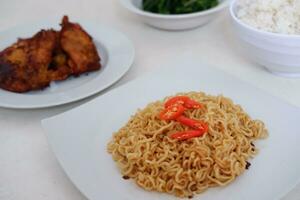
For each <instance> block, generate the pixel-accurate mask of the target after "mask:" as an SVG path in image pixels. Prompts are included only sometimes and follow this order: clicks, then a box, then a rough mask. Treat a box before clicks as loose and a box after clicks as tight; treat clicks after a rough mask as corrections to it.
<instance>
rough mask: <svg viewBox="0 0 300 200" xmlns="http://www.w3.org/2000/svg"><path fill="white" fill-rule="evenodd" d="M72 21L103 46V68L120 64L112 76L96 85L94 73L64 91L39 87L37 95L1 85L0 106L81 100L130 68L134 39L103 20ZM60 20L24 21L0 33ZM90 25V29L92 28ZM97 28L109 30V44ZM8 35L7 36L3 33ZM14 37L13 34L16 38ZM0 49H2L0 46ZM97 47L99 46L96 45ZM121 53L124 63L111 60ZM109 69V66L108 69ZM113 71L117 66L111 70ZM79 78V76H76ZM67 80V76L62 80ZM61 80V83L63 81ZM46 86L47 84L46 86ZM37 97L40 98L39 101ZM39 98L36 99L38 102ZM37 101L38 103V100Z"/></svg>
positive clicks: (31, 106) (30, 106) (52, 24)
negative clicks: (114, 45)
mask: <svg viewBox="0 0 300 200" xmlns="http://www.w3.org/2000/svg"><path fill="white" fill-rule="evenodd" d="M74 21H76V22H78V23H79V24H81V25H82V26H83V28H84V29H85V30H87V32H88V33H89V34H90V35H91V36H92V37H93V39H94V41H95V42H96V43H101V45H102V46H103V47H104V48H105V50H106V53H107V57H108V60H107V62H106V64H105V66H102V68H105V69H106V68H107V69H108V70H110V69H111V68H114V67H115V65H116V64H118V65H122V67H121V68H120V70H119V71H117V73H114V76H113V77H112V78H111V79H109V80H106V81H105V83H104V84H103V85H101V86H98V85H97V81H98V80H97V77H98V75H97V76H95V78H93V79H91V80H88V81H87V82H86V83H84V84H83V85H82V86H81V85H80V86H77V87H74V88H72V89H66V91H59V92H57V93H50V94H47V93H43V91H41V94H38V95H26V94H27V93H14V92H9V91H6V90H3V89H0V97H2V98H0V107H2V108H12V109H39V108H49V107H54V106H59V105H64V104H68V103H72V102H76V101H79V100H82V99H84V98H87V97H90V96H92V95H94V94H97V93H99V92H101V91H103V90H105V89H107V88H108V87H110V86H112V85H113V84H114V83H116V82H117V81H118V80H120V79H121V78H122V77H123V76H124V75H125V74H126V73H127V72H128V70H129V69H130V67H131V65H132V64H133V62H134V57H135V49H134V45H133V43H132V42H131V41H130V40H129V39H128V38H127V36H126V35H125V34H123V33H122V32H120V31H118V30H115V29H113V28H110V27H107V26H106V25H103V24H98V23H95V22H88V21H86V20H77V19H75V20H74ZM59 22H60V20H58V21H57V20H54V18H50V19H46V20H44V21H37V22H36V24H32V23H26V24H23V25H19V26H15V27H12V28H9V29H6V30H3V31H0V35H2V36H3V35H8V34H10V33H12V32H15V31H18V30H20V29H22V28H24V27H32V28H36V27H38V26H40V27H39V29H37V30H36V31H35V32H37V31H39V30H41V29H43V28H45V27H51V28H55V27H57V25H58V24H59ZM91 29H92V31H91ZM100 32H107V33H109V34H108V35H109V37H111V36H112V35H113V37H115V38H114V41H111V43H112V44H110V41H105V39H104V38H105V37H108V36H105V34H103V40H102V38H101V37H100V36H99V33H100ZM3 37H4V38H5V37H8V36H3ZM16 39H17V38H15V40H16ZM115 41H118V44H122V46H120V45H119V46H118V48H116V47H113V46H112V45H113V43H116V42H115ZM97 49H98V48H97ZM116 49H117V50H119V52H117V54H113V53H112V50H114V51H113V52H116V51H115V50H116ZM1 50H2V49H1ZM98 50H99V49H98ZM121 54H122V55H123V58H122V59H123V60H122V61H121V62H123V63H120V62H119V61H118V62H119V63H114V62H116V60H113V59H114V57H118V56H120V55H121ZM102 68H101V69H100V71H95V72H90V73H91V75H92V74H93V73H97V72H99V74H102V73H104V72H107V70H105V69H104V70H103V71H101V70H102ZM111 71H112V70H111ZM114 71H116V70H114ZM78 79H80V77H78ZM65 81H66V82H67V81H69V80H65ZM65 81H63V82H62V83H64V82H65ZM48 88H49V87H48ZM82 89H84V92H82ZM2 92H4V93H7V94H1V93H2ZM11 98H19V99H20V100H19V102H22V99H24V98H25V99H26V101H27V103H23V104H22V103H20V104H15V103H10V102H9V99H11ZM31 100H32V101H34V103H28V102H30V101H31ZM39 100H40V101H39ZM38 101H39V102H38ZM37 102H38V103H37Z"/></svg>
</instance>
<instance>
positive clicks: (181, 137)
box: [170, 130, 204, 140]
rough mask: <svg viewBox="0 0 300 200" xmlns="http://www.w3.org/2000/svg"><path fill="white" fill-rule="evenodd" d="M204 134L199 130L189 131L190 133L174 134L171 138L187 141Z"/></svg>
mask: <svg viewBox="0 0 300 200" xmlns="http://www.w3.org/2000/svg"><path fill="white" fill-rule="evenodd" d="M203 134H204V132H202V131H199V130H188V131H181V132H177V133H173V134H172V135H171V136H170V137H171V138H173V139H177V140H186V139H190V138H194V137H199V136H202V135H203Z"/></svg>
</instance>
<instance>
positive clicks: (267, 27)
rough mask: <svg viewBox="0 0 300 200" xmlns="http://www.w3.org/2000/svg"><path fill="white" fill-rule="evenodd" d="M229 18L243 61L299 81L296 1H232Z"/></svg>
mask: <svg viewBox="0 0 300 200" xmlns="http://www.w3.org/2000/svg"><path fill="white" fill-rule="evenodd" d="M230 15H231V18H232V22H233V23H232V24H233V29H234V32H235V33H236V35H237V38H238V40H239V44H240V46H241V47H242V48H241V49H242V50H243V52H244V53H245V55H246V56H247V57H249V58H250V59H252V60H254V61H255V62H256V63H258V64H260V65H263V66H265V67H266V68H267V69H268V70H269V71H271V72H273V73H275V74H278V75H286V76H299V77H300V0H233V1H232V3H231V5H230Z"/></svg>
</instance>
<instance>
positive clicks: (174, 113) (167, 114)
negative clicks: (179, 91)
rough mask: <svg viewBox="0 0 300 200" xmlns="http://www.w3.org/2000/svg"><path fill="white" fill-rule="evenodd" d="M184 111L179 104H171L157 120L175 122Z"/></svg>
mask: <svg viewBox="0 0 300 200" xmlns="http://www.w3.org/2000/svg"><path fill="white" fill-rule="evenodd" d="M184 111H185V107H183V105H181V104H172V105H170V106H169V107H167V108H165V109H164V110H163V111H162V112H161V113H160V114H159V118H160V119H162V120H175V119H177V118H178V117H179V116H181V115H182V113H183V112H184Z"/></svg>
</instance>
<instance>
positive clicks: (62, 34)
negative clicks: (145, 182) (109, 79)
mask: <svg viewBox="0 0 300 200" xmlns="http://www.w3.org/2000/svg"><path fill="white" fill-rule="evenodd" d="M61 25H62V29H61V31H59V32H58V31H54V30H42V31H40V32H38V33H37V34H35V35H34V36H33V37H32V38H28V39H19V40H18V41H17V42H16V43H15V44H13V45H12V46H10V47H8V48H6V49H5V50H3V51H2V52H0V87H1V88H3V89H6V90H9V91H12V92H27V91H30V90H36V89H42V88H44V87H46V86H48V85H49V84H50V82H51V81H57V80H64V79H66V78H68V77H69V76H70V75H75V76H78V75H80V74H82V73H84V72H88V71H94V70H98V69H100V67H101V65H100V57H99V55H98V53H97V50H96V47H95V45H94V43H93V41H92V37H91V36H89V35H88V34H87V33H86V32H85V31H84V30H83V29H82V28H81V26H80V25H79V24H75V23H70V22H69V20H68V17H67V16H64V17H63V20H62V24H61Z"/></svg>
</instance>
